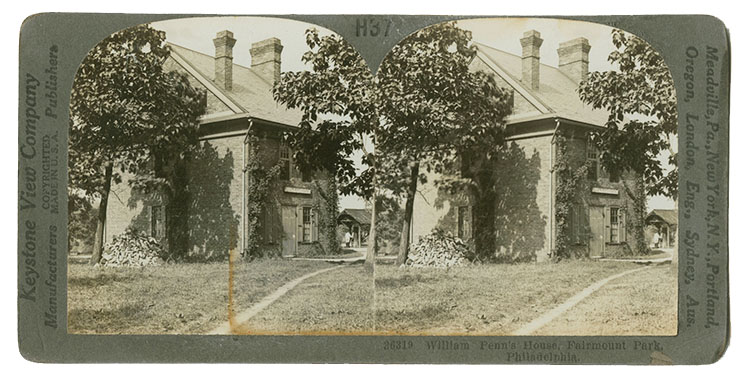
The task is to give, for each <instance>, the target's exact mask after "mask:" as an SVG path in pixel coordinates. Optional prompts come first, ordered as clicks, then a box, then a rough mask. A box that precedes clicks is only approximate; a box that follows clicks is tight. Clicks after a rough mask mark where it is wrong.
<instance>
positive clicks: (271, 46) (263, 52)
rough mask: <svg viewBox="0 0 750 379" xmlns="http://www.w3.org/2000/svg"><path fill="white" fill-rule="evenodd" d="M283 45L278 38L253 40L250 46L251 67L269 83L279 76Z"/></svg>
mask: <svg viewBox="0 0 750 379" xmlns="http://www.w3.org/2000/svg"><path fill="white" fill-rule="evenodd" d="M282 50H284V46H282V45H281V40H279V39H278V38H275V37H274V38H269V39H265V40H263V41H260V42H255V43H253V45H252V46H251V48H250V58H251V61H252V63H251V68H252V69H253V71H255V73H257V74H258V75H260V76H261V77H262V78H263V79H265V80H267V81H268V82H269V83H275V82H276V81H277V80H279V78H280V77H281V51H282Z"/></svg>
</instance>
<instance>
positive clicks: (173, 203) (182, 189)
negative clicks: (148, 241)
mask: <svg viewBox="0 0 750 379" xmlns="http://www.w3.org/2000/svg"><path fill="white" fill-rule="evenodd" d="M171 172H173V174H172V175H173V177H172V178H169V180H170V182H171V184H172V192H170V190H169V188H167V189H166V190H165V191H164V194H163V196H164V197H163V199H164V203H165V205H166V206H165V207H164V209H165V210H166V212H165V215H164V216H165V223H164V225H165V226H166V230H165V234H166V237H167V238H166V240H167V246H166V248H167V249H168V252H169V255H170V256H171V257H173V258H177V257H180V258H184V257H186V256H187V251H188V222H187V207H188V205H189V202H190V198H189V196H190V195H189V194H188V190H187V167H186V163H185V162H184V161H180V160H178V161H176V162H175V163H174V170H173V171H171ZM240 251H241V250H240Z"/></svg>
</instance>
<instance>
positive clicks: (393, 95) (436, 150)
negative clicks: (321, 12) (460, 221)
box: [378, 22, 511, 263]
mask: <svg viewBox="0 0 750 379" xmlns="http://www.w3.org/2000/svg"><path fill="white" fill-rule="evenodd" d="M475 56H476V48H475V47H474V46H472V45H471V33H470V32H469V31H466V30H462V29H460V28H458V27H457V26H456V23H455V22H448V23H441V24H436V25H432V26H429V27H427V28H424V29H421V30H420V31H418V32H416V33H414V34H412V35H410V36H408V37H406V38H405V39H404V40H403V41H401V42H400V43H399V44H398V45H397V46H396V47H394V48H393V49H392V50H391V52H390V53H389V54H388V56H386V58H385V59H384V61H383V63H382V64H381V66H380V69H379V71H378V85H379V90H380V94H381V96H382V99H381V103H380V104H381V113H380V115H381V117H382V119H383V121H384V125H383V128H382V133H381V134H382V137H381V138H380V144H379V147H380V150H381V153H382V154H381V155H382V161H383V162H384V165H383V167H384V168H385V170H383V171H384V173H383V175H381V176H382V177H383V180H381V182H382V183H384V186H385V187H386V188H388V189H389V190H391V191H392V192H394V193H396V194H398V195H403V196H404V197H405V209H404V217H403V229H402V232H401V245H400V247H399V255H398V258H397V262H398V263H404V262H405V261H406V258H407V256H408V248H409V228H410V225H411V223H412V218H413V209H414V201H415V198H416V194H417V186H418V184H419V183H420V182H422V183H425V182H426V181H427V178H426V173H428V172H435V173H443V174H446V175H445V176H444V178H443V180H442V181H441V183H440V185H441V186H443V187H449V188H451V189H454V190H459V189H460V190H468V191H469V192H470V194H471V199H472V202H473V203H474V204H475V207H474V209H475V210H476V212H474V217H473V218H474V219H473V222H474V225H475V231H476V233H475V234H474V241H475V247H476V249H477V250H478V251H482V252H484V253H487V254H494V251H495V249H494V245H495V243H494V240H495V238H494V219H495V217H494V213H493V212H492V211H493V210H494V208H495V200H494V180H495V179H494V178H495V175H494V173H493V172H494V165H493V161H494V158H493V157H494V154H495V152H496V151H497V149H499V148H502V145H503V136H502V134H503V122H504V121H503V120H504V118H505V117H506V116H507V115H508V114H510V112H511V109H510V102H509V100H510V93H509V92H508V91H506V90H503V89H501V88H499V87H498V86H497V85H496V83H495V81H494V79H493V78H492V77H491V76H489V75H487V74H485V73H483V72H474V71H472V70H471V69H470V67H469V65H470V63H471V61H472V60H473V59H474V57H475ZM457 162H461V167H458V166H457V165H456V163H457ZM451 173H452V174H454V175H453V176H451V175H447V174H451Z"/></svg>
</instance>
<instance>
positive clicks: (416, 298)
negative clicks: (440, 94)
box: [68, 260, 677, 335]
mask: <svg viewBox="0 0 750 379" xmlns="http://www.w3.org/2000/svg"><path fill="white" fill-rule="evenodd" d="M329 267H335V265H332V264H329V263H325V262H319V261H314V262H313V261H290V260H263V261H256V262H252V263H238V264H237V266H236V267H235V271H234V273H235V276H234V278H235V279H234V283H235V291H234V304H235V308H234V309H235V312H237V313H240V312H242V311H243V310H245V309H248V308H250V307H251V306H252V305H253V304H256V303H258V302H259V301H260V300H261V299H262V298H263V297H265V296H267V295H268V294H270V293H272V292H274V291H275V290H276V289H278V288H279V287H281V286H283V285H284V284H286V283H288V282H290V281H292V280H294V279H296V278H299V277H301V276H303V275H305V274H307V273H311V272H314V271H318V270H320V269H323V268H329ZM637 267H641V266H639V265H637V264H633V263H627V262H594V261H573V262H562V263H558V264H553V263H537V264H517V265H507V264H497V265H483V266H469V267H461V268H452V269H449V270H446V269H431V268H399V267H395V266H391V265H387V266H386V265H381V266H376V269H375V273H374V275H373V274H370V273H368V272H366V271H365V270H364V268H363V266H362V265H342V266H340V267H339V268H336V269H334V270H332V271H327V272H324V273H321V274H319V275H316V276H314V277H311V278H308V279H306V280H304V281H302V282H301V283H299V284H298V285H297V286H296V287H294V288H292V289H291V290H290V291H289V292H287V293H286V294H285V295H283V296H281V297H280V298H278V299H277V300H276V301H275V302H273V303H271V304H270V305H268V306H267V307H266V308H265V309H263V310H261V311H260V312H259V313H258V314H256V315H255V316H253V317H252V318H251V319H250V320H249V321H248V322H246V323H245V324H243V325H241V327H240V329H241V332H244V333H251V334H413V335H420V334H428V335H507V334H509V333H511V332H513V331H514V330H516V329H518V328H520V327H521V326H523V325H524V324H526V323H528V322H530V321H532V320H533V319H535V318H537V317H539V316H540V315H542V314H544V313H545V312H547V311H549V310H550V309H552V308H554V307H555V306H557V305H559V304H561V303H563V302H564V301H565V300H567V299H568V298H569V297H571V296H573V295H574V294H576V293H578V292H579V291H581V290H582V289H584V288H586V287H588V286H589V285H591V284H593V283H595V282H597V281H599V280H601V279H604V278H606V277H609V276H611V275H614V274H617V273H620V272H623V271H627V270H630V269H633V268H637ZM228 269H229V265H228V264H227V263H216V264H179V265H166V266H159V267H146V268H94V267H91V266H88V265H81V264H71V265H69V269H68V270H69V273H68V275H69V280H68V285H69V289H68V300H69V306H68V317H69V318H68V331H69V332H70V333H103V334H200V333H205V332H208V331H210V330H212V329H213V328H215V327H217V326H220V325H221V324H222V323H223V322H225V321H227V302H228V289H227V288H228V280H229V275H228ZM676 291H677V281H676V268H675V267H674V266H673V265H660V266H656V267H654V268H649V269H647V270H643V271H642V272H638V273H636V274H631V275H628V276H625V277H622V278H619V279H616V280H614V281H612V282H610V283H608V284H607V285H605V286H604V287H602V288H601V289H600V290H598V291H596V292H595V293H594V294H593V295H591V296H590V297H588V298H586V299H585V300H584V301H582V302H581V303H579V304H578V305H577V306H575V307H573V308H572V309H570V310H569V311H568V312H566V313H563V314H562V315H561V316H559V317H558V318H556V319H555V320H553V321H552V322H551V323H550V324H548V325H547V326H545V327H543V328H542V329H540V330H539V331H538V332H539V333H540V334H554V335H564V334H576V333H575V331H576V330H578V331H581V330H584V329H585V330H587V332H586V333H583V334H615V335H616V334H673V331H674V330H675V329H674V328H675V327H676ZM578 334H581V333H578Z"/></svg>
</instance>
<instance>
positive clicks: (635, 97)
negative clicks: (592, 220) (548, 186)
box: [579, 29, 677, 253]
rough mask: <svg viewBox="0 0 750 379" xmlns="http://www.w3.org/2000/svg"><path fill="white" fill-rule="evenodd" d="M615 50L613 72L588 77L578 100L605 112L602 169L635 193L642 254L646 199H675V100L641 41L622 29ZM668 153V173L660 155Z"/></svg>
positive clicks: (660, 65)
mask: <svg viewBox="0 0 750 379" xmlns="http://www.w3.org/2000/svg"><path fill="white" fill-rule="evenodd" d="M612 43H613V44H614V46H615V50H614V51H612V52H611V53H610V55H609V58H608V60H609V62H611V63H612V64H614V65H615V66H616V67H617V70H616V71H615V70H613V71H605V72H592V73H590V74H589V75H588V77H587V78H586V80H584V81H583V82H582V83H581V85H580V87H579V95H580V97H581V99H582V100H583V101H584V102H586V103H588V104H591V105H592V106H593V107H594V108H600V109H606V110H607V111H608V112H609V119H608V121H607V125H606V128H605V129H604V130H603V131H601V132H599V133H596V134H595V143H596V144H597V146H598V147H599V149H600V150H601V151H602V154H601V157H600V161H601V164H602V166H603V167H604V168H605V169H606V170H607V171H608V172H612V173H618V172H623V171H625V170H629V171H632V172H634V173H635V175H636V186H635V188H627V192H628V195H629V196H630V197H631V199H632V200H633V201H634V204H635V205H634V213H635V214H634V216H635V217H633V220H634V226H633V227H634V228H635V229H636V231H637V233H636V235H637V236H638V238H637V246H636V250H637V251H638V252H640V253H644V252H645V251H646V250H647V246H646V243H645V240H644V237H643V233H644V232H643V230H644V226H645V225H644V221H643V220H644V217H645V209H646V206H645V201H646V194H648V195H658V194H663V195H667V196H671V197H672V198H676V197H677V166H676V164H677V154H676V153H674V152H673V151H672V149H671V144H670V139H672V138H674V136H675V135H676V133H677V96H676V93H675V88H674V82H673V81H672V76H671V74H670V72H669V67H667V65H666V63H665V62H664V59H663V58H662V57H661V55H659V53H658V52H657V51H656V50H654V49H653V48H652V47H651V45H649V44H648V43H647V42H646V41H644V40H642V39H640V38H638V37H636V36H633V35H630V34H627V33H625V32H623V31H622V30H617V29H615V30H613V31H612ZM664 151H669V152H670V154H669V158H668V163H669V165H670V166H671V167H670V168H669V169H668V170H665V169H664V167H662V163H661V161H660V159H659V156H660V155H661V154H663V152H664Z"/></svg>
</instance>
